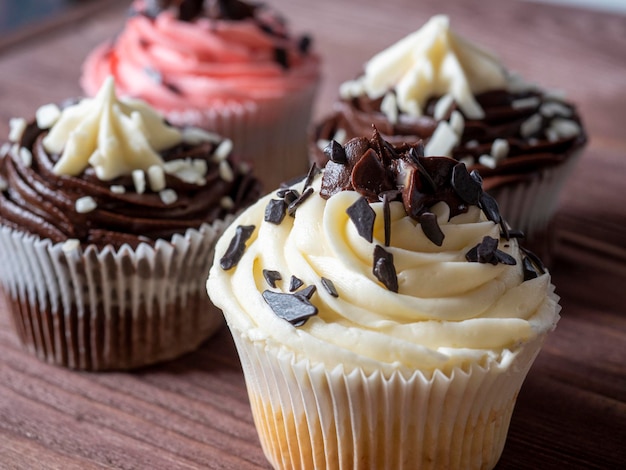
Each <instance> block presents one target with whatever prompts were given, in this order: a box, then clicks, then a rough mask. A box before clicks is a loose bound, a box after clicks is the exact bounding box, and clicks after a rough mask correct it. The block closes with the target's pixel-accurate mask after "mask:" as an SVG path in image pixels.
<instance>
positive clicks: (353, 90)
mask: <svg viewBox="0 0 626 470" xmlns="http://www.w3.org/2000/svg"><path fill="white" fill-rule="evenodd" d="M363 94H365V87H364V85H363V81H362V80H348V81H347V82H343V83H342V84H341V85H339V96H340V97H341V98H342V99H344V100H349V99H350V98H354V97H355V96H361V95H363Z"/></svg>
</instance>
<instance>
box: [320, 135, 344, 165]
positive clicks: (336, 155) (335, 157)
mask: <svg viewBox="0 0 626 470" xmlns="http://www.w3.org/2000/svg"><path fill="white" fill-rule="evenodd" d="M324 153H325V154H326V156H327V157H328V159H329V160H330V161H331V162H335V163H339V164H340V165H345V164H346V163H348V158H347V157H346V149H344V148H343V146H342V145H341V144H340V143H339V142H337V141H336V140H334V139H333V140H331V141H330V142H329V143H328V145H327V146H326V147H324Z"/></svg>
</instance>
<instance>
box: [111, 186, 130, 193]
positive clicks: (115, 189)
mask: <svg viewBox="0 0 626 470" xmlns="http://www.w3.org/2000/svg"><path fill="white" fill-rule="evenodd" d="M109 189H110V190H111V192H112V193H113V194H124V193H125V192H126V188H125V187H124V186H122V185H121V184H114V185H112V186H111V187H110V188H109Z"/></svg>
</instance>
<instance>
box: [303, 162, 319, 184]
mask: <svg viewBox="0 0 626 470" xmlns="http://www.w3.org/2000/svg"><path fill="white" fill-rule="evenodd" d="M319 171H320V170H319V168H318V167H317V165H316V164H315V163H311V166H310V167H309V172H308V173H307V174H306V179H305V180H304V189H306V188H308V187H309V186H311V183H312V182H313V178H315V175H317V174H318V173H319Z"/></svg>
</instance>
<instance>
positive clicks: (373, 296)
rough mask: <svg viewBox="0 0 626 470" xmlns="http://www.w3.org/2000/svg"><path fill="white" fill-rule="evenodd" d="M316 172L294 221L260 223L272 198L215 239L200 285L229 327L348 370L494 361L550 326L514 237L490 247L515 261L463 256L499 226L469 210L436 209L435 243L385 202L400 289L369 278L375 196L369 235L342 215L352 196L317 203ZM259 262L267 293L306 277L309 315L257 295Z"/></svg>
mask: <svg viewBox="0 0 626 470" xmlns="http://www.w3.org/2000/svg"><path fill="white" fill-rule="evenodd" d="M320 180H321V178H319V177H318V179H317V180H316V181H315V182H314V188H315V194H314V195H312V196H311V197H310V198H308V199H307V200H306V201H305V202H304V203H303V204H302V205H301V206H300V207H299V208H298V210H297V212H296V216H295V218H292V217H289V216H287V217H286V218H285V220H283V222H282V223H281V224H280V225H275V224H272V223H268V222H264V221H263V218H264V211H265V207H266V205H267V203H268V202H269V200H270V198H272V197H273V196H274V195H273V194H270V195H268V196H266V197H265V198H263V199H261V200H260V201H259V202H258V203H257V204H255V205H254V206H252V207H251V208H249V209H248V210H246V211H245V212H244V213H243V214H242V215H241V216H240V217H239V218H238V219H237V220H236V221H235V222H234V223H233V224H232V225H231V227H230V228H229V230H228V231H227V232H226V233H225V235H224V236H223V237H222V238H221V240H220V241H219V242H218V245H217V248H216V260H217V261H216V264H215V265H214V266H213V268H212V270H211V274H210V276H209V281H208V289H209V294H210V296H211V299H212V300H213V302H214V303H215V304H216V305H217V306H218V307H220V308H222V309H223V310H224V313H225V316H226V318H227V320H228V322H229V325H230V327H231V329H233V332H234V334H242V335H246V336H248V337H249V338H250V339H253V340H263V341H267V342H268V344H272V345H277V346H280V347H282V348H285V350H287V351H290V352H293V353H294V354H295V355H296V357H298V358H299V357H306V358H308V359H309V360H311V361H312V362H314V363H315V362H316V361H317V362H323V363H326V364H327V365H330V366H333V365H336V364H343V365H344V367H346V368H348V370H349V369H351V368H352V367H357V366H358V367H362V368H364V369H365V370H380V369H382V370H384V371H393V370H397V369H400V370H406V371H413V370H415V369H420V370H422V371H429V370H430V371H433V370H435V369H439V370H443V371H449V370H450V369H451V368H452V367H455V366H463V365H467V364H468V362H475V361H483V360H489V359H495V360H501V359H502V358H503V357H505V356H510V355H511V352H513V353H514V352H515V350H516V347H517V346H519V345H520V344H521V343H524V342H526V341H529V340H531V339H533V338H535V337H536V335H538V334H540V333H543V332H546V331H547V330H549V329H551V328H553V326H554V324H555V322H556V320H557V318H558V314H557V313H556V312H557V311H558V309H557V307H556V305H555V300H554V298H553V297H552V296H550V295H548V294H550V293H551V292H552V286H551V284H550V276H549V274H547V273H546V274H544V275H541V276H539V277H538V278H536V279H533V280H530V281H526V282H523V274H522V265H521V258H520V251H519V248H518V245H517V242H516V241H515V240H510V241H508V242H507V241H505V240H501V242H500V246H499V249H501V250H502V251H504V252H506V253H508V254H510V255H511V256H513V257H514V258H515V259H516V260H517V265H515V266H508V265H504V264H498V265H495V266H494V265H491V264H480V263H472V262H468V261H467V260H466V258H465V254H466V253H467V252H468V251H469V250H470V249H471V248H472V247H474V246H475V245H476V244H478V243H480V242H481V241H482V239H483V237H485V236H491V237H494V238H499V236H500V235H499V227H498V226H497V225H496V224H494V223H493V222H491V221H488V220H487V219H486V218H485V216H484V214H483V213H482V212H481V211H480V210H479V209H478V208H477V207H472V208H471V210H470V211H469V212H468V213H467V214H461V215H458V216H456V217H454V218H452V219H451V220H450V221H448V216H449V209H448V206H447V205H446V204H444V203H439V204H438V205H437V206H435V207H434V208H433V211H434V212H435V213H436V214H437V216H438V221H439V224H440V227H441V229H442V231H443V232H444V234H445V239H444V242H443V245H442V246H441V247H437V246H436V245H435V244H433V243H432V242H431V241H430V240H429V239H428V238H427V237H426V236H425V235H424V233H423V231H422V229H421V226H420V225H419V224H417V223H416V222H415V221H414V220H413V219H411V218H409V217H408V216H407V215H406V212H405V210H404V207H403V206H402V204H401V203H399V202H393V203H391V243H390V245H391V246H389V247H386V248H385V249H386V250H387V251H389V252H390V253H392V254H393V257H394V264H395V268H396V272H397V275H398V283H399V292H398V293H394V292H391V291H389V290H388V289H387V288H386V287H385V286H383V285H382V284H381V283H380V282H379V281H378V280H377V279H376V277H375V276H374V275H373V274H372V261H373V251H374V247H375V245H376V244H378V245H381V246H382V245H384V242H383V240H384V227H383V215H382V204H381V203H374V204H371V207H372V208H373V209H374V211H375V212H376V221H375V227H374V242H373V243H369V242H367V241H366V240H365V239H363V238H362V237H361V236H359V235H358V233H357V230H356V228H355V226H354V224H353V223H352V221H351V220H350V219H349V217H348V215H347V213H346V209H347V208H348V207H349V206H350V205H351V204H352V203H354V202H355V201H356V200H357V199H358V198H359V197H360V196H359V194H358V193H356V192H353V191H344V192H340V193H338V194H336V195H334V196H332V197H331V198H330V199H328V200H324V199H322V198H321V197H319V196H318V194H317V193H318V192H319V188H320ZM299 189H302V188H301V187H300V188H299ZM274 197H275V196H274ZM238 225H254V226H255V227H256V229H255V231H254V233H253V234H252V237H251V238H250V240H249V241H248V242H247V248H246V250H245V253H244V255H243V257H242V259H241V260H240V262H239V263H238V265H237V266H236V267H235V268H233V269H231V270H229V271H224V270H223V269H222V268H221V267H220V266H219V259H220V257H221V256H222V255H223V254H224V253H225V251H226V248H227V247H228V244H229V242H230V240H231V239H232V237H233V235H234V231H235V228H236V226H238ZM263 269H268V270H276V271H278V272H280V273H281V275H282V278H283V280H282V281H279V282H278V284H277V289H274V290H281V291H283V292H287V291H288V286H289V278H290V277H291V276H292V275H295V276H297V277H298V278H300V279H301V280H302V281H304V283H305V285H311V284H315V285H316V286H317V291H316V293H315V294H314V296H313V298H312V300H311V302H312V303H313V304H314V305H315V306H316V307H317V308H318V309H319V312H318V315H316V316H314V317H311V318H310V319H309V320H308V321H307V322H306V323H305V324H304V325H303V326H300V327H294V326H292V325H291V324H290V323H288V322H287V321H285V320H282V319H280V318H279V317H278V316H277V315H276V314H275V313H274V312H273V311H272V309H271V308H270V307H269V306H268V304H267V303H265V301H264V300H263V298H262V296H261V293H262V292H263V291H264V290H266V289H270V290H272V289H271V288H270V287H269V285H268V284H267V282H266V281H265V279H264V277H263ZM321 277H325V278H328V279H330V280H331V281H332V282H333V283H334V285H335V287H336V289H337V291H338V293H339V297H337V298H335V297H333V296H331V295H330V294H329V293H328V292H327V291H326V290H325V289H324V287H323V286H322V284H321Z"/></svg>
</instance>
